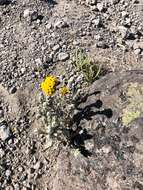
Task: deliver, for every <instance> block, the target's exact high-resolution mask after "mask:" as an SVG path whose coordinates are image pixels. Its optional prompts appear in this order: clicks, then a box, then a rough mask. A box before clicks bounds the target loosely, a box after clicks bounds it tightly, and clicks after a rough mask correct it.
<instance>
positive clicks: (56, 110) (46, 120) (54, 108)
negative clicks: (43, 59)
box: [40, 76, 74, 141]
mask: <svg viewBox="0 0 143 190" xmlns="http://www.w3.org/2000/svg"><path fill="white" fill-rule="evenodd" d="M41 89H42V91H43V96H42V98H41V102H42V106H41V109H40V115H41V116H42V119H43V127H44V128H43V130H40V133H44V134H45V133H46V134H47V138H48V141H50V139H54V138H56V139H58V140H60V141H65V140H66V139H65V136H64V135H63V134H64V133H65V132H66V131H67V130H68V129H69V128H70V122H71V120H72V117H73V112H74V104H73V103H72V94H71V91H70V89H69V88H68V87H67V86H65V85H63V84H60V82H59V80H58V79H57V78H56V77H54V76H47V77H46V78H45V80H44V81H43V82H42V83H41Z"/></svg>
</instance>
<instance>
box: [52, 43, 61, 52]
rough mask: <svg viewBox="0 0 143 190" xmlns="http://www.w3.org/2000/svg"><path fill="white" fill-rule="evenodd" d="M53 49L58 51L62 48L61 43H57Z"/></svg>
mask: <svg viewBox="0 0 143 190" xmlns="http://www.w3.org/2000/svg"><path fill="white" fill-rule="evenodd" d="M52 49H53V51H58V50H59V49H60V45H59V44H57V45H55V46H54V47H53V48H52Z"/></svg>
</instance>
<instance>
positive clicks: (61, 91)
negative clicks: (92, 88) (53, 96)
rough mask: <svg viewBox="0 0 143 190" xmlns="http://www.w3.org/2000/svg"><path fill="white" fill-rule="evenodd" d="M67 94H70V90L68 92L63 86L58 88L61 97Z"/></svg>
mask: <svg viewBox="0 0 143 190" xmlns="http://www.w3.org/2000/svg"><path fill="white" fill-rule="evenodd" d="M69 92H70V90H69V88H68V87H66V86H63V87H61V88H60V94H61V95H62V96H64V95H66V94H67V93H69Z"/></svg>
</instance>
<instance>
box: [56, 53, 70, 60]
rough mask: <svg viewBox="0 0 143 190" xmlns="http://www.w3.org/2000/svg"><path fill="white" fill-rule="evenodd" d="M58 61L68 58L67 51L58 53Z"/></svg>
mask: <svg viewBox="0 0 143 190" xmlns="http://www.w3.org/2000/svg"><path fill="white" fill-rule="evenodd" d="M58 58H59V61H66V60H67V59H69V54H68V53H63V52H61V53H59V55H58Z"/></svg>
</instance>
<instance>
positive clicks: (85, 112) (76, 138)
mask: <svg viewBox="0 0 143 190" xmlns="http://www.w3.org/2000/svg"><path fill="white" fill-rule="evenodd" d="M98 93H100V92H99V91H98V92H95V93H93V94H90V95H86V96H85V97H83V98H82V99H80V100H78V101H77V102H76V109H77V110H79V112H78V113H77V114H75V115H74V116H73V119H72V123H71V124H70V126H75V128H76V129H75V130H73V129H64V130H63V133H64V135H65V136H66V138H67V139H68V141H69V145H70V146H71V147H73V148H78V149H79V151H80V152H81V154H83V155H84V156H85V157H88V156H91V155H92V153H91V152H90V151H89V150H87V149H86V148H85V141H86V140H89V139H91V138H93V135H91V134H89V133H88V131H87V130H86V129H82V127H81V126H80V123H81V121H82V120H92V119H93V116H95V115H97V114H98V115H104V116H106V117H107V118H111V117H112V115H113V112H112V110H111V109H110V108H108V109H103V110H101V111H100V110H99V111H93V108H96V109H100V108H101V107H102V106H103V102H102V101H101V100H97V101H96V102H95V103H92V104H89V105H87V106H85V107H84V108H82V109H81V108H79V107H78V106H79V105H80V104H81V103H83V102H86V101H87V98H88V97H89V96H91V95H95V96H96V95H97V94H98Z"/></svg>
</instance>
